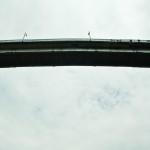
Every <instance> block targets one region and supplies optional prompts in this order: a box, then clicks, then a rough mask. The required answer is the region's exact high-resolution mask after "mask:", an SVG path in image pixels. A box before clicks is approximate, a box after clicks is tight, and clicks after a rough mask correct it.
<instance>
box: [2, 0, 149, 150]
mask: <svg viewBox="0 0 150 150" xmlns="http://www.w3.org/2000/svg"><path fill="white" fill-rule="evenodd" d="M149 13H150V1H148V0H103V1H102V0H13V1H11V0H0V19H1V21H0V40H10V39H22V38H23V35H24V33H25V32H26V33H27V35H28V36H27V37H26V38H27V39H51V38H88V32H89V30H90V31H91V36H92V38H99V39H112V38H118V39H122V38H123V39H124V38H125V39H147V40H149V39H150V29H149V27H150V20H149ZM149 77H150V70H149V69H139V68H117V67H39V68H38V67H35V68H11V69H10V68H9V69H8V68H4V69H2V68H1V69H0V150H60V149H61V150H91V149H93V150H100V149H102V150H110V149H114V150H142V149H144V150H149V149H150V143H149V139H150V119H149V116H150V100H149V98H150V92H149V90H150V78H149Z"/></svg>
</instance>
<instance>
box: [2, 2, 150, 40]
mask: <svg viewBox="0 0 150 150" xmlns="http://www.w3.org/2000/svg"><path fill="white" fill-rule="evenodd" d="M149 13H150V1H148V0H13V1H11V0H0V19H1V23H0V33H1V34H0V39H20V38H22V37H23V34H24V32H27V34H28V37H27V38H36V39H37V38H40V39H41V38H42V39H43V38H44V39H45V38H48V39H49V38H87V37H88V34H87V33H88V32H89V30H90V31H91V35H92V37H93V38H100V39H101V38H108V39H111V38H119V39H120V38H129V39H130V38H132V39H149V38H150V29H149V26H150V20H149Z"/></svg>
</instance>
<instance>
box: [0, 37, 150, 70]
mask: <svg viewBox="0 0 150 150" xmlns="http://www.w3.org/2000/svg"><path fill="white" fill-rule="evenodd" d="M31 66H120V67H150V41H149V40H127V39H125V40H120V39H108V40H107V39H106V40H103V39H92V40H91V41H90V39H54V40H23V41H22V40H12V41H0V67H1V68H3V67H31Z"/></svg>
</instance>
